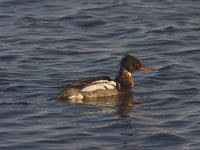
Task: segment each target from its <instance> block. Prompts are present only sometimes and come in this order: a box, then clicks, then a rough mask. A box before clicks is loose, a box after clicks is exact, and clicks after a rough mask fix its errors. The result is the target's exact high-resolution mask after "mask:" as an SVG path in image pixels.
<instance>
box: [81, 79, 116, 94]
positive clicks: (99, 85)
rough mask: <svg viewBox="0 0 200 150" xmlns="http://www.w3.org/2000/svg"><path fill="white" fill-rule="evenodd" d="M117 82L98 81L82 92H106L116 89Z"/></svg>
mask: <svg viewBox="0 0 200 150" xmlns="http://www.w3.org/2000/svg"><path fill="white" fill-rule="evenodd" d="M116 85H117V84H116V82H115V81H108V80H98V81H94V82H92V83H91V85H89V86H87V87H85V88H83V89H82V90H81V91H82V92H93V91H96V90H106V89H114V88H116Z"/></svg>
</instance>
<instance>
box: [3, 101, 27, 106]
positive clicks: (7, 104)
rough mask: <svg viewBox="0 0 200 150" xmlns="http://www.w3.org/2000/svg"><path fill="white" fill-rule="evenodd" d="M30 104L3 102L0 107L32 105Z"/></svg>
mask: <svg viewBox="0 0 200 150" xmlns="http://www.w3.org/2000/svg"><path fill="white" fill-rule="evenodd" d="M30 104H31V103H29V102H2V103H0V106H9V105H30Z"/></svg>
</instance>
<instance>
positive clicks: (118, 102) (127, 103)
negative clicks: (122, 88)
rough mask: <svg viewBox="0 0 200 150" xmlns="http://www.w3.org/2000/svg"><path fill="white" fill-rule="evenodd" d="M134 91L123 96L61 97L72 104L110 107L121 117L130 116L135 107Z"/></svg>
mask: <svg viewBox="0 0 200 150" xmlns="http://www.w3.org/2000/svg"><path fill="white" fill-rule="evenodd" d="M133 95H134V93H133V91H129V92H127V93H126V94H123V95H121V96H119V95H118V96H110V97H100V98H99V97H98V98H84V99H73V100H71V99H61V100H62V101H64V102H66V103H70V104H87V105H93V106H99V107H109V108H111V109H113V110H115V112H116V114H118V115H119V116H120V117H128V116H129V113H130V111H131V110H132V109H133V105H134V100H133Z"/></svg>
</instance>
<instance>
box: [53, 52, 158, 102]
mask: <svg viewBox="0 0 200 150" xmlns="http://www.w3.org/2000/svg"><path fill="white" fill-rule="evenodd" d="M135 70H144V71H145V70H154V69H153V68H148V67H144V66H142V64H141V63H140V61H139V59H138V58H136V57H134V56H131V55H127V56H125V57H123V58H122V59H121V62H120V69H119V73H118V75H117V76H116V78H115V79H114V80H113V79H111V78H110V77H107V76H97V77H89V78H83V79H81V80H78V81H75V82H74V83H72V84H70V85H68V87H67V88H66V89H64V90H63V91H62V92H61V93H60V94H58V96H57V97H56V98H58V99H61V100H67V99H69V100H74V99H84V98H99V97H108V96H120V95H123V94H124V93H127V92H129V91H132V90H133V86H134V81H133V78H132V75H131V73H132V72H134V71H135Z"/></svg>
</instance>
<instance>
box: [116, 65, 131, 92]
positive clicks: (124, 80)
mask: <svg viewBox="0 0 200 150" xmlns="http://www.w3.org/2000/svg"><path fill="white" fill-rule="evenodd" d="M115 81H117V82H118V83H120V87H121V88H133V85H134V82H133V78H132V75H131V73H130V72H129V71H127V70H126V69H124V68H120V70H119V73H118V75H117V76H116V78H115Z"/></svg>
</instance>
